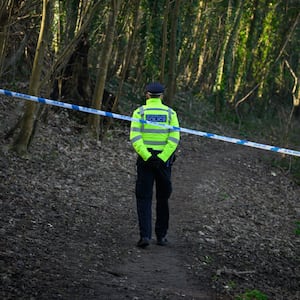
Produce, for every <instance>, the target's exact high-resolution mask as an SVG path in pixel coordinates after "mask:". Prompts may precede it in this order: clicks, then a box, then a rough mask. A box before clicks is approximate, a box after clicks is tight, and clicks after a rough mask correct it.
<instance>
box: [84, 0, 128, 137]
mask: <svg viewBox="0 0 300 300" xmlns="http://www.w3.org/2000/svg"><path fill="white" fill-rule="evenodd" d="M121 2H122V0H111V10H110V12H109V16H108V21H107V27H106V33H105V40H104V43H103V47H102V51H101V54H100V56H99V62H101V68H99V70H98V75H97V81H96V86H95V90H94V95H93V99H92V107H93V108H95V109H100V108H101V105H102V97H103V92H104V87H105V81H106V76H107V71H108V67H109V62H110V55H111V52H112V46H113V40H114V36H115V28H116V22H117V17H118V12H119V8H120V5H121ZM89 129H90V133H91V135H92V136H93V137H95V138H96V139H99V137H100V117H99V116H98V115H90V116H89Z"/></svg>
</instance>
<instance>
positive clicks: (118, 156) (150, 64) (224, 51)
mask: <svg viewBox="0 0 300 300" xmlns="http://www.w3.org/2000/svg"><path fill="white" fill-rule="evenodd" d="M299 22H300V1H299V0H276V1H275V0H245V1H243V0H201V1H200V0H197V1H192V0H172V1H171V0H157V1H155V0H151V1H150V0H148V1H146V0H131V1H123V0H114V1H86V0H69V1H62V0H51V1H49V0H43V1H37V0H31V1H29V0H24V1H17V0H1V1H0V89H7V90H12V91H15V92H21V93H25V94H30V95H36V96H41V97H45V98H51V99H58V100H59V101H65V102H68V103H74V104H78V105H83V106H90V107H94V108H97V109H100V108H101V109H103V110H110V111H116V112H118V113H121V114H124V115H131V113H132V111H133V109H135V108H136V107H137V106H139V105H141V104H142V103H144V102H145V93H144V88H145V85H146V83H148V82H149V81H152V80H155V81H156V80H158V81H161V82H162V83H163V84H164V85H165V86H166V93H165V96H164V97H165V98H164V99H165V102H166V103H167V104H169V105H171V106H172V107H173V108H174V109H175V110H176V111H177V113H178V117H179V121H180V125H181V126H182V127H188V128H193V129H198V130H202V131H205V132H213V133H217V134H222V135H226V136H233V137H237V138H243V139H248V140H252V141H256V142H262V143H266V144H270V145H276V146H281V147H286V148H291V149H295V150H298V151H299V149H300V139H299V136H300V116H299V115H300V105H299V101H300V82H299V73H300V63H299V62H300V26H299ZM0 120H1V122H0V140H1V141H2V144H1V147H0V153H1V155H0V191H1V193H0V205H1V209H0V212H1V217H0V225H1V226H0V227H1V230H0V234H1V239H0V240H1V244H2V245H3V246H1V247H0V258H1V260H0V286H1V289H0V298H2V299H24V298H28V299H39V300H42V299H53V298H56V299H62V298H63V299H73V298H74V295H76V296H77V298H78V299H99V298H101V297H102V298H103V295H108V296H107V299H123V298H124V297H125V298H131V299H158V298H164V299H182V295H181V294H180V295H179V294H178V288H180V287H182V291H183V292H184V294H183V295H184V296H185V295H187V296H186V297H185V299H188V295H190V298H192V299H195V297H197V296H199V297H200V299H203V297H202V298H201V295H199V292H200V293H202V292H204V293H206V292H208V291H209V292H210V291H211V290H213V292H214V294H216V295H217V296H218V297H215V298H213V299H220V300H221V299H222V300H225V299H226V300H228V299H250V297H251V299H254V297H255V295H256V296H257V297H255V299H260V300H262V299H274V300H282V299H291V300H299V295H300V294H299V274H300V272H299V257H300V254H299V250H300V247H299V243H300V241H299V234H300V227H299V226H300V221H299V213H300V207H299V187H300V185H299V184H300V160H299V158H298V157H292V156H282V155H279V154H278V153H273V152H269V151H263V150H258V149H253V148H249V147H244V146H241V145H232V144H230V143H224V142H221V141H215V140H209V139H205V140H203V139H200V138H199V137H197V136H193V135H184V134H183V135H182V139H181V143H180V145H179V149H178V152H177V154H178V156H177V160H176V163H175V164H174V173H173V175H174V176H173V180H174V187H176V189H174V194H173V196H172V197H173V198H172V205H173V206H172V207H173V208H174V211H173V212H172V216H174V218H172V220H174V221H173V222H174V223H173V224H172V226H171V227H172V231H171V232H170V240H171V244H172V242H173V243H174V244H173V245H174V246H172V245H171V247H170V248H168V247H167V248H166V249H165V248H164V249H158V247H155V245H151V250H150V251H149V253H150V254H153V255H149V253H147V252H145V253H143V254H145V255H143V254H142V255H141V253H140V252H138V251H139V250H138V249H136V247H135V243H136V240H137V236H136V234H137V227H136V226H137V223H136V215H135V202H134V201H135V199H134V183H135V175H136V174H135V162H136V156H135V153H134V151H133V149H132V146H131V145H130V142H129V141H128V132H129V123H128V122H125V121H113V120H111V119H104V118H100V117H98V116H94V115H88V114H83V113H79V112H75V111H71V110H65V109H61V108H57V107H52V106H49V105H42V104H37V103H35V102H30V101H23V100H14V99H11V98H8V97H6V96H4V95H1V96H0ZM98 139H100V141H99V140H98ZM8 149H11V150H14V151H7V150H8ZM16 154H18V155H16ZM191 175H192V176H191ZM291 175H292V176H291ZM183 200H184V201H183ZM172 233H173V237H172V235H171V234H172ZM120 237H124V239H123V238H122V239H120ZM168 237H169V236H168ZM152 246H153V247H152ZM157 253H158V255H157ZM141 257H142V259H143V261H142V263H141V260H140V258H141ZM124 261H125V262H126V261H127V262H128V263H127V264H125V265H124V264H123V265H122V266H123V269H122V270H121V271H118V269H117V271H116V269H115V268H116V267H117V266H118V265H119V263H121V262H122V263H124ZM174 262H175V263H174ZM162 264H163V267H162ZM174 266H175V267H176V266H182V268H180V269H178V268H174ZM146 269H148V270H154V272H150V273H148V275H149V276H145V277H143V276H141V274H143V275H147V273H145V272H144V270H146ZM161 269H164V270H165V271H164V272H157V270H161ZM187 272H188V273H187ZM185 273H187V275H190V276H192V275H193V276H192V278H194V279H195V280H196V284H195V286H193V281H191V280H186V281H184V280H183V281H184V282H186V286H181V284H182V282H183V281H182V280H181V279H182V276H183V274H185ZM153 274H154V275H155V276H153ZM170 275H172V276H170ZM179 275H180V276H179ZM187 278H190V277H187ZM165 280H167V282H166V281H165ZM158 283H159V284H158ZM128 287H129V288H128ZM160 287H163V288H165V287H170V289H169V290H164V291H163V290H162V289H160ZM192 288H194V290H193V289H192ZM248 291H249V292H248ZM193 292H195V297H193ZM242 293H243V294H244V293H246V294H244V295H248V297H246V296H245V297H238V298H236V296H237V295H241V294H242ZM262 293H263V294H266V295H267V296H268V297H266V296H264V295H263V294H262ZM91 295H93V296H94V298H92V297H91ZM153 295H155V296H153ZM157 295H160V296H161V297H159V296H157ZM1 296H2V297H1ZM204 299H208V297H204Z"/></svg>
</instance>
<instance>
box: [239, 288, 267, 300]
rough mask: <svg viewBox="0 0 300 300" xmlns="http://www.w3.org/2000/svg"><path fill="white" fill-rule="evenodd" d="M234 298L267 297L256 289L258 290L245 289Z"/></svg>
mask: <svg viewBox="0 0 300 300" xmlns="http://www.w3.org/2000/svg"><path fill="white" fill-rule="evenodd" d="M235 299H236V300H268V297H267V296H266V295H265V294H264V293H262V292H260V291H258V290H251V291H247V292H245V293H244V294H242V295H239V296H237V297H236V298H235Z"/></svg>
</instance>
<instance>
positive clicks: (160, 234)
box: [130, 82, 180, 248]
mask: <svg viewBox="0 0 300 300" xmlns="http://www.w3.org/2000/svg"><path fill="white" fill-rule="evenodd" d="M163 93H164V87H163V85H162V84H160V83H158V82H152V83H149V84H148V85H147V86H146V105H143V106H141V107H139V108H138V109H136V110H135V111H134V113H133V116H132V117H133V118H134V119H140V120H146V121H151V122H157V123H160V124H165V125H171V126H174V127H175V128H174V129H173V128H171V129H170V128H166V127H160V126H155V125H152V124H145V123H143V122H138V121H132V122H131V129H130V141H131V143H132V145H133V148H134V150H135V151H136V152H137V154H138V159H137V181H136V189H135V193H136V202H137V214H138V221H139V231H140V239H139V241H138V243H137V246H138V247H141V248H145V247H147V246H148V245H149V244H150V240H151V236H152V222H151V221H152V209H151V208H152V194H153V184H154V182H155V185H156V222H155V234H156V238H157V244H158V245H161V246H164V245H166V244H167V239H166V235H167V230H168V226H169V204H168V200H169V197H170V195H171V192H172V183H171V166H172V163H173V161H174V159H175V156H174V152H175V150H176V148H177V146H178V143H179V139H180V133H179V130H178V129H177V128H178V127H179V123H178V119H177V114H176V112H175V111H174V110H173V109H171V108H170V107H168V106H166V105H164V104H163V103H162V98H163Z"/></svg>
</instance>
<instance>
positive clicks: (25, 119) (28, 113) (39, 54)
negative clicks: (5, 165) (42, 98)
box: [13, 0, 50, 155]
mask: <svg viewBox="0 0 300 300" xmlns="http://www.w3.org/2000/svg"><path fill="white" fill-rule="evenodd" d="M49 8H50V5H49V0H43V10H42V19H41V26H40V34H39V38H38V42H37V46H36V52H35V57H34V62H33V67H32V73H31V77H30V83H29V91H28V93H29V94H30V95H35V96H38V95H39V82H40V78H41V73H42V67H43V61H44V54H45V48H46V45H47V43H48V41H47V30H48V29H49V24H48V21H49ZM37 107H38V105H37V104H36V103H35V102H31V101H28V102H26V103H25V111H24V114H23V116H22V119H21V123H20V132H19V134H18V135H17V137H16V139H15V141H14V144H13V149H14V150H15V151H16V152H17V153H18V154H20V155H25V154H26V153H27V151H28V147H29V145H30V141H31V137H32V134H33V130H34V121H35V117H36V112H37Z"/></svg>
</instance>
